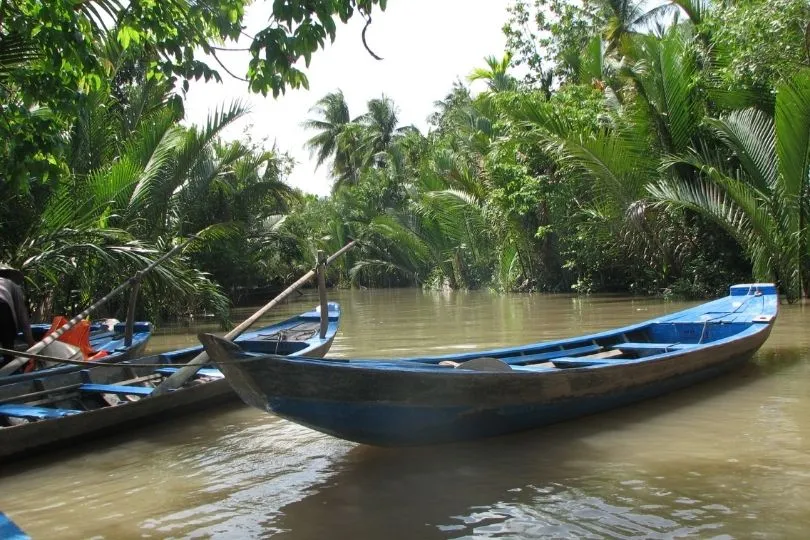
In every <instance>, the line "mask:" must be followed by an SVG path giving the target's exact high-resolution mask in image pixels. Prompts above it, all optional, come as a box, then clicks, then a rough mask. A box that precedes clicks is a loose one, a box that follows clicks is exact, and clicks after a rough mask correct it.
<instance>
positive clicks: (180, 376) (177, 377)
mask: <svg viewBox="0 0 810 540" xmlns="http://www.w3.org/2000/svg"><path fill="white" fill-rule="evenodd" d="M356 243H357V240H352V241H351V242H349V243H348V244H346V245H345V246H343V247H342V248H340V249H339V250H338V251H336V252H335V253H333V254H332V255H330V256H329V258H328V259H326V264H330V263H331V262H332V261H334V260H335V259H337V258H338V257H340V256H341V255H343V254H344V253H346V252H347V251H349V250H350V249H351V248H353V247H354V246H355V244H356ZM314 276H315V270H310V271H309V272H307V273H306V274H304V275H303V276H301V277H300V278H298V280H297V281H296V282H295V283H293V284H292V285H290V286H289V287H287V288H286V289H284V290H283V291H282V292H281V293H280V294H279V295H278V296H276V297H275V298H273V299H272V300H270V302H268V303H267V304H265V305H264V306H262V307H261V308H259V310H258V311H257V312H256V313H254V314H253V315H251V316H250V317H248V318H247V319H245V320H244V322H242V324H240V325H239V326H237V327H236V328H234V329H233V330H231V331H230V332H228V333H227V334H225V336H224V337H225V339H227V340H229V341H233V340H234V339H236V338H237V337H239V336H240V335H242V333H243V332H244V331H245V330H247V329H248V328H250V327H251V326H252V325H253V323H255V322H256V321H258V320H259V319H260V318H261V317H262V315H264V314H265V313H267V312H268V311H270V310H271V309H273V308H274V307H276V306H277V305H278V304H280V303H281V301H282V300H284V299H285V298H287V297H288V296H289V295H290V294H292V293H294V292H295V291H296V290H298V288H299V287H301V286H302V285H304V284H305V283H306V282H307V281H309V280H310V279H312V278H313V277H314ZM207 361H208V354H207V353H205V352H202V353H200V354H198V355H197V356H195V357H194V358H192V359H191V360H189V361H188V363H187V364H186V365H185V366H184V367H182V368H180V369H178V370H177V371H176V372H174V373H173V374H171V375H170V376H169V377H167V378H166V379H164V381H163V382H162V383H160V384H159V385H158V386H156V387H155V389H154V390H153V391H152V393H151V394H150V397H154V396H159V395H162V394H166V393H168V392H170V391H172V390H175V389H177V388H180V387H181V386H183V385H184V384H185V383H186V381H188V380H189V379H191V378H192V377H194V375H195V374H196V373H197V371H199V370H200V368H202V366H203V365H204V364H205V363H206V362H207Z"/></svg>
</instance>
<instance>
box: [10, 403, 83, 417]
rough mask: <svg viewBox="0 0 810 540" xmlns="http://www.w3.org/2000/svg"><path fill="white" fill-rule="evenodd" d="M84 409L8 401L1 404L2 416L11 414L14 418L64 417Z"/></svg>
mask: <svg viewBox="0 0 810 540" xmlns="http://www.w3.org/2000/svg"><path fill="white" fill-rule="evenodd" d="M80 412H82V411H75V410H72V409H51V408H48V407H33V406H30V405H17V404H15V403H8V404H6V405H0V416H10V417H13V418H34V419H37V420H47V419H49V418H62V417H64V416H70V415H72V414H79V413H80Z"/></svg>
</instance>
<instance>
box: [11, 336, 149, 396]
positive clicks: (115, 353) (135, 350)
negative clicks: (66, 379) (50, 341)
mask: <svg viewBox="0 0 810 540" xmlns="http://www.w3.org/2000/svg"><path fill="white" fill-rule="evenodd" d="M49 329H50V325H49V324H33V325H31V333H32V334H33V336H34V339H35V340H36V341H39V340H41V339H42V338H44V337H45V335H46V333H47V332H48V330H49ZM125 330H126V324H125V323H118V324H115V325H113V326H112V327H107V326H105V325H103V324H99V323H93V324H91V325H90V347H91V348H92V349H93V350H94V351H96V352H100V351H104V352H106V353H107V355H106V356H104V357H103V358H100V359H99V360H98V361H99V362H103V363H106V364H114V363H117V362H123V361H124V360H130V359H132V358H136V357H138V356H143V353H144V351H145V350H146V345H147V343H148V342H149V338H150V337H152V324H151V323H149V322H136V323H135V324H134V326H133V332H132V343H131V344H130V345H128V346H127V345H126V344H125V342H124V332H125ZM20 337H21V336H20ZM17 349H18V350H25V346H24V345H20V346H18V347H17ZM79 369H81V368H78V367H76V366H70V365H61V366H55V367H48V368H44V369H38V370H35V371H33V372H29V373H15V374H13V375H5V376H2V377H0V385H4V384H10V383H16V382H21V381H25V380H31V379H32V378H36V377H42V376H45V375H53V374H57V373H70V372H72V371H78V370H79Z"/></svg>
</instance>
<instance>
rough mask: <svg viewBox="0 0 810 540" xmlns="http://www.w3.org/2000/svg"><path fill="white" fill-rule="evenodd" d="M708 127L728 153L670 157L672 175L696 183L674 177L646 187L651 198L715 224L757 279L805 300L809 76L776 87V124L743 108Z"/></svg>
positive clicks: (699, 151) (698, 150)
mask: <svg viewBox="0 0 810 540" xmlns="http://www.w3.org/2000/svg"><path fill="white" fill-rule="evenodd" d="M709 125H710V127H711V128H712V130H713V131H714V133H715V135H716V136H717V140H718V142H719V143H720V144H721V145H722V147H725V152H719V151H717V150H716V149H714V148H713V147H711V146H708V145H700V146H695V147H692V148H691V149H690V150H689V151H688V152H687V153H685V154H684V155H679V156H675V157H672V158H671V159H669V160H668V161H667V163H666V165H667V166H668V167H669V168H671V167H673V166H688V167H691V168H693V169H694V170H695V171H696V172H697V173H698V174H699V178H698V180H697V181H692V182H690V181H687V180H684V179H683V178H680V177H678V176H675V175H672V176H670V177H668V178H665V179H662V180H661V181H659V182H658V183H657V184H655V185H654V186H651V187H650V188H649V191H650V193H651V194H652V196H653V197H654V198H655V199H657V200H658V201H660V202H661V203H663V204H665V205H667V206H669V207H676V208H687V209H690V210H693V211H696V212H698V213H700V214H702V215H704V216H706V217H708V218H711V219H712V220H714V221H716V222H717V223H719V224H720V225H721V226H723V227H724V228H725V229H726V230H727V231H728V232H729V233H730V234H732V235H733V236H734V238H736V239H737V241H738V242H739V243H740V245H741V246H742V247H743V248H744V249H745V251H746V253H747V255H748V257H749V258H750V260H751V262H752V263H753V267H754V273H755V274H756V277H757V278H760V279H769V278H773V277H776V278H777V279H778V280H779V281H780V282H781V284H782V287H783V290H784V291H785V293H786V294H787V295H788V297H789V298H790V299H794V298H796V297H797V296H806V294H807V291H808V285H810V280H809V279H808V269H810V267H808V261H809V260H810V252H809V251H808V245H810V243H809V242H808V233H807V223H808V217H810V132H809V131H808V129H807V126H808V125H810V70H808V69H804V70H803V71H800V72H799V73H798V74H797V75H796V76H794V77H793V78H792V79H791V80H790V81H788V82H786V83H783V84H781V85H780V86H779V87H778V90H777V96H776V114H775V118H773V119H772V118H771V117H769V116H768V115H767V114H766V113H763V112H761V111H759V110H757V109H745V110H739V111H734V112H732V113H731V114H728V115H726V116H723V117H721V118H718V119H711V120H709ZM727 152H730V154H731V155H732V156H734V159H728V154H727Z"/></svg>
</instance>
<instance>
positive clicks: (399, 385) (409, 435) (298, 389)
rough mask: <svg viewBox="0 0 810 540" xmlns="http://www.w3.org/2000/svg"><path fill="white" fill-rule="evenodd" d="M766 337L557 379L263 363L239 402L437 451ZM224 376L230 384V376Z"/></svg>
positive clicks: (730, 361) (714, 360) (642, 384)
mask: <svg viewBox="0 0 810 540" xmlns="http://www.w3.org/2000/svg"><path fill="white" fill-rule="evenodd" d="M768 333H769V332H765V333H763V334H761V335H759V336H756V339H753V338H752V339H751V340H750V341H749V342H747V343H740V344H735V346H734V347H728V348H726V349H724V350H718V351H711V350H707V351H705V355H706V357H698V358H695V357H693V358H688V357H687V353H684V354H682V355H678V357H675V358H672V359H670V361H669V362H667V363H668V364H669V365H668V366H654V365H645V364H639V365H638V366H637V367H635V366H634V369H628V368H627V367H625V368H623V369H621V368H619V366H616V368H614V369H613V370H611V368H604V369H602V370H600V372H597V373H594V372H592V371H587V370H577V371H575V370H571V371H568V372H560V373H555V374H553V375H556V377H553V378H551V377H550V376H549V375H551V374H549V375H546V374H534V373H519V374H501V373H469V374H461V373H459V374H453V375H455V376H454V377H452V378H451V377H447V376H445V375H444V374H426V373H419V372H410V373H408V372H406V373H397V372H394V371H380V372H377V373H374V374H369V373H367V372H364V371H359V370H354V369H340V366H338V367H335V366H332V365H326V366H317V367H312V366H307V367H306V368H304V369H301V370H294V369H289V365H286V366H282V367H281V368H279V365H278V364H277V363H274V362H273V361H272V360H269V361H268V360H265V361H263V362H255V363H246V364H244V366H245V367H244V368H243V370H244V371H247V370H250V373H251V375H252V381H251V387H252V388H254V389H256V390H257V392H256V393H254V394H252V395H245V393H244V391H242V392H240V394H241V395H242V398H243V400H245V401H246V402H248V403H251V404H258V403H263V404H264V407H263V408H265V409H266V410H268V411H270V412H273V413H274V414H277V415H278V416H281V417H283V418H286V419H288V420H292V421H294V422H297V423H299V424H302V425H305V426H308V427H310V428H313V429H316V430H318V431H322V432H324V433H328V434H330V435H334V436H337V437H341V438H343V439H348V440H351V441H355V442H359V443H365V444H371V445H376V446H407V445H423V444H434V443H443V442H451V441H458V440H466V439H475V438H480V437H489V436H494V435H501V434H505V433H510V432H514V431H521V430H526V429H532V428H536V427H540V426H544V425H548V424H552V423H556V422H560V421H564V420H570V419H573V418H577V417H580V416H584V415H589V414H593V413H597V412H601V411H605V410H608V409H611V408H615V407H619V406H622V405H627V404H630V403H633V402H636V401H640V400H643V399H648V398H652V397H655V396H659V395H662V394H665V393H668V392H671V391H673V390H678V389H680V388H684V387H687V386H690V385H693V384H696V383H698V382H701V381H704V380H707V379H710V378H713V377H716V376H718V375H721V374H723V373H726V372H728V371H730V370H732V369H734V368H736V367H738V366H740V365H741V364H743V363H745V362H746V361H747V360H748V359H750V358H751V356H752V355H753V353H754V352H755V351H756V350H757V349H758V348H759V347H760V345H762V343H763V342H764V341H765V339H766V338H767V334H768ZM709 355H711V356H712V357H711V358H708V356H709ZM681 361H682V362H681ZM279 362H282V361H281V360H280V361H279ZM676 362H679V363H681V364H682V365H680V366H676V365H675V363H676ZM288 364H289V363H288ZM318 368H321V369H318ZM330 368H332V369H330ZM221 369H222V371H223V372H224V373H225V375H226V377H228V378H232V375H231V374H229V366H221ZM609 371H614V373H609ZM429 375H434V376H433V377H430V376H429ZM243 376H244V375H243ZM431 379H433V380H431ZM318 381H330V384H329V385H324V384H319V382H318Z"/></svg>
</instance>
